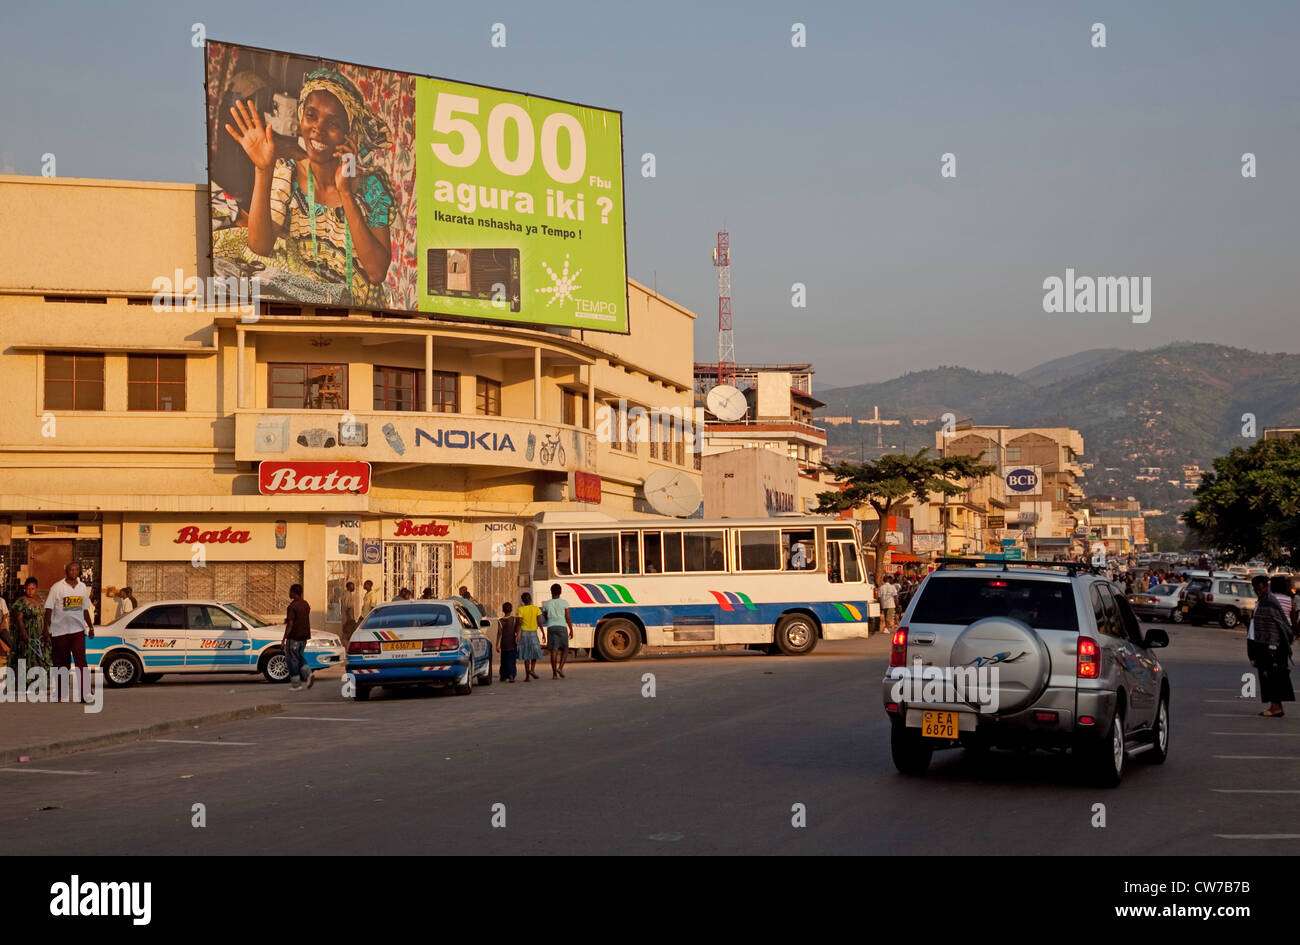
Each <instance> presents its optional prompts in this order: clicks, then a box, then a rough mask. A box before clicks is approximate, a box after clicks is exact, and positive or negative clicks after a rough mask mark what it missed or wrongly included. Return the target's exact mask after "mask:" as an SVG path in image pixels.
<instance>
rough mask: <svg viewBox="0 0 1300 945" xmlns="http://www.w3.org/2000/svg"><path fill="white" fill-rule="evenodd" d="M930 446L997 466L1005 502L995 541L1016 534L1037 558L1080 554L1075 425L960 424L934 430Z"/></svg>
mask: <svg viewBox="0 0 1300 945" xmlns="http://www.w3.org/2000/svg"><path fill="white" fill-rule="evenodd" d="M934 445H935V450H936V451H937V452H939V453H942V454H944V455H950V456H951V455H962V456H977V457H982V458H983V461H984V462H986V463H993V464H994V465H996V466H997V467H998V475H999V478H1001V479H1002V481H1003V483H1004V485H1005V501H1006V509H1005V522H1004V526H1003V528H1002V529H1001V530H1000V531H1001V532H1002V533H1003V534H1002V537H1001V538H1000V539H999V541H1002V540H1009V539H1011V538H1012V537H1015V535H1014V533H1019V535H1020V536H1022V537H1023V538H1024V539H1025V541H1026V542H1027V543H1028V544H1029V546H1030V552H1031V554H1036V555H1037V556H1038V557H1040V558H1042V557H1047V558H1050V557H1052V556H1053V555H1055V554H1070V553H1078V551H1079V549H1078V547H1077V536H1076V529H1077V528H1078V526H1079V521H1080V514H1079V509H1080V502H1081V500H1082V499H1083V487H1082V486H1081V485H1080V480H1081V479H1082V478H1083V468H1082V467H1081V466H1080V464H1079V457H1080V456H1081V455H1082V453H1083V436H1082V434H1080V433H1079V431H1078V430H1072V429H1069V428H1067V427H1032V428H1026V427H1008V426H975V425H973V424H970V423H959V424H957V426H956V428H955V430H953V431H952V432H951V433H949V434H945V433H944V431H942V430H940V431H938V432H936V433H935V444H934ZM993 514H994V515H996V513H993ZM990 530H992V529H990Z"/></svg>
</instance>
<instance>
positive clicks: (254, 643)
mask: <svg viewBox="0 0 1300 945" xmlns="http://www.w3.org/2000/svg"><path fill="white" fill-rule="evenodd" d="M283 638H284V624H283V623H277V624H271V623H267V622H266V621H264V620H261V619H260V618H258V617H256V616H254V615H253V614H251V613H249V612H248V611H247V610H245V609H243V608H242V607H239V606H238V605H236V604H229V603H222V602H220V601H214V600H161V601H156V602H154V603H151V604H143V605H141V606H140V607H139V608H137V609H136V610H133V611H131V613H129V614H124V615H123V616H121V617H119V618H118V619H117V620H114V621H113V622H112V623H108V624H105V625H103V626H102V627H96V628H95V636H94V639H91V640H87V641H86V664H87V665H88V666H98V667H99V668H100V669H101V670H103V673H104V682H105V684H107V685H108V686H109V687H110V688H115V689H119V688H124V687H126V686H133V685H135V684H136V683H141V682H144V683H152V682H157V681H158V680H159V679H161V678H162V676H163V675H164V674H165V673H185V674H200V673H261V674H262V675H263V676H265V677H266V679H267V680H268V681H269V682H285V681H286V680H287V679H288V678H289V660H288V657H286V656H285V654H284V649H283V648H282V647H281V645H280V641H281V640H282V639H283ZM303 655H304V657H305V658H306V661H307V665H308V666H309V667H311V668H312V669H324V668H326V667H328V666H337V665H338V664H339V663H341V662H342V661H343V643H342V641H341V640H339V638H338V637H337V636H335V635H334V634H332V633H321V632H319V631H312V635H311V639H310V640H308V641H307V646H306V648H305V649H304V650H303Z"/></svg>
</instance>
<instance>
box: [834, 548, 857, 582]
mask: <svg viewBox="0 0 1300 945" xmlns="http://www.w3.org/2000/svg"><path fill="white" fill-rule="evenodd" d="M826 576H827V578H828V579H829V580H830V582H831V583H832V584H861V583H862V570H861V569H860V568H859V567H858V549H857V547H856V546H855V545H854V544H853V542H851V541H828V542H827V543H826Z"/></svg>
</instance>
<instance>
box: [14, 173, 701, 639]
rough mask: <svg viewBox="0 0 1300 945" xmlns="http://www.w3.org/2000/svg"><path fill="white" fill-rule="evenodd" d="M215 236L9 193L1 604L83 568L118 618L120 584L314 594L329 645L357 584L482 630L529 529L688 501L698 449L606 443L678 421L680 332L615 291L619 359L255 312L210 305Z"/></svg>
mask: <svg viewBox="0 0 1300 945" xmlns="http://www.w3.org/2000/svg"><path fill="white" fill-rule="evenodd" d="M206 212H207V206H206V193H205V191H204V188H202V187H196V186H194V185H190V184H165V183H138V182H122V181H98V180H71V179H45V178H28V177H0V416H2V417H3V420H2V421H0V470H2V472H0V587H2V588H3V589H2V590H0V595H3V596H5V597H6V599H9V598H10V597H11V596H12V595H13V593H14V590H15V588H16V586H17V585H18V584H20V582H21V581H22V580H23V579H24V578H25V577H26V576H27V575H29V574H32V575H36V576H37V577H38V578H39V579H40V580H41V583H42V587H48V586H49V583H50V582H51V581H52V580H54V579H57V578H58V577H60V576H62V570H63V565H64V564H65V563H66V562H67V561H68V560H73V559H75V560H78V561H80V562H81V563H82V571H83V575H84V576H85V578H86V580H87V583H88V584H90V585H91V587H92V589H93V592H94V594H95V596H96V609H97V611H98V612H99V613H101V614H103V616H104V617H105V618H111V617H112V615H113V614H112V610H111V608H110V609H109V611H108V612H107V613H104V610H103V607H104V605H105V604H107V603H108V602H107V601H101V600H100V599H99V596H100V594H101V593H102V590H103V588H105V587H108V586H118V587H121V586H124V585H129V586H130V587H131V588H132V589H133V591H134V593H135V596H136V598H137V599H138V600H140V601H141V602H146V601H149V600H156V599H162V598H214V597H215V598H219V599H222V600H229V601H232V602H234V603H238V604H240V605H242V606H245V607H247V608H248V609H249V610H251V611H252V612H254V613H256V614H259V615H262V616H266V617H270V618H276V619H279V615H282V614H283V611H284V605H285V603H286V602H287V591H288V587H289V585H290V584H293V583H302V584H303V585H304V590H305V593H306V597H307V599H308V601H309V602H310V603H311V605H312V607H313V619H314V622H315V624H316V625H317V626H319V627H321V628H323V629H324V628H328V629H334V628H337V626H338V625H339V623H340V620H341V600H342V594H343V587H344V585H345V582H346V581H349V580H351V581H354V582H356V584H357V585H358V587H359V586H360V585H361V582H362V581H364V580H367V579H369V580H372V581H374V583H375V586H376V588H377V590H378V591H379V592H380V594H381V595H383V599H391V598H392V597H394V596H396V595H397V593H398V592H399V591H400V590H401V589H402V588H409V589H410V590H412V592H413V593H414V595H415V596H417V597H418V596H420V593H421V591H423V590H424V589H425V588H432V590H433V593H434V595H435V596H447V595H450V594H454V593H455V592H456V590H457V589H458V588H459V587H460V586H462V585H465V586H468V588H469V589H470V591H471V592H472V593H473V594H474V595H475V596H476V597H477V598H478V599H479V600H481V601H483V602H484V603H485V604H487V605H488V606H489V607H490V608H492V609H493V610H495V609H496V608H498V607H499V606H500V603H501V601H504V600H514V599H515V598H516V597H517V595H518V589H517V587H516V569H517V565H518V557H519V538H520V537H521V535H522V524H523V523H524V522H526V521H527V520H528V519H530V518H532V517H533V516H534V515H536V514H538V513H539V512H542V511H546V510H552V509H563V508H596V507H599V508H600V509H601V510H603V511H605V512H608V513H610V514H613V515H616V516H639V515H643V514H649V507H648V505H647V504H646V502H645V497H644V493H643V491H642V488H641V484H642V483H643V481H644V480H645V478H646V476H647V475H649V474H650V473H651V472H653V471H654V470H656V469H665V468H667V469H674V470H678V471H682V472H685V473H686V474H687V475H690V476H693V477H696V480H697V482H698V476H699V473H698V471H697V468H696V463H695V457H694V455H693V454H692V452H691V450H690V449H689V446H688V443H689V441H690V440H691V439H692V438H693V434H692V433H691V431H689V430H683V429H670V428H668V427H665V430H666V431H667V432H665V434H664V436H666V437H673V439H672V440H667V441H656V442H647V441H645V439H644V438H640V437H638V436H637V431H636V429H635V426H636V425H635V424H633V425H632V429H629V425H628V424H627V423H623V424H619V423H614V424H605V428H606V429H611V430H613V431H614V433H613V434H612V435H609V436H604V435H601V434H600V433H599V432H598V430H599V427H598V420H599V419H601V417H602V415H603V416H604V417H606V418H607V417H608V416H609V414H608V413H603V411H604V410H608V411H611V412H612V413H613V414H614V415H615V416H616V417H617V416H618V415H619V414H620V412H622V411H627V410H630V409H631V408H633V407H641V408H643V409H644V410H646V411H650V410H659V411H669V412H672V411H675V413H676V415H677V416H684V417H690V416H691V408H692V404H693V376H692V361H691V358H690V352H691V346H692V322H693V321H694V318H695V316H694V315H693V314H692V313H691V312H690V311H688V310H686V309H684V308H682V307H681V306H679V305H676V304H675V303H673V302H671V301H669V300H668V299H665V298H663V297H661V296H659V295H657V294H656V293H654V292H652V291H651V290H649V289H647V288H645V287H644V286H642V285H640V284H638V283H636V282H631V281H629V284H628V291H629V319H630V323H631V331H630V333H629V334H627V335H611V334H607V333H599V332H590V331H587V332H583V331H578V330H570V329H540V328H532V327H528V326H524V325H513V324H490V325H486V324H481V323H471V322H466V321H454V320H449V319H441V318H438V317H436V316H433V317H426V316H416V317H399V316H395V315H392V314H384V313H377V312H369V311H359V310H349V309H323V308H315V309H313V308H311V307H299V306H285V305H278V304H262V305H260V306H259V307H258V309H257V311H256V312H255V313H253V312H252V311H251V310H248V311H246V310H244V309H241V308H239V307H238V306H236V305H231V304H220V303H221V300H220V299H218V300H216V302H214V301H213V299H212V298H211V297H210V295H211V293H208V292H205V291H204V285H205V284H210V283H209V282H208V277H209V276H210V274H211V273H210V268H209V259H208V252H207V220H206ZM200 297H201V299H202V300H201V301H198V299H199V298H200ZM196 302H197V304H196ZM593 408H594V409H593ZM620 430H621V431H622V432H619V431H620ZM639 439H640V440H641V441H640V442H638V440H639Z"/></svg>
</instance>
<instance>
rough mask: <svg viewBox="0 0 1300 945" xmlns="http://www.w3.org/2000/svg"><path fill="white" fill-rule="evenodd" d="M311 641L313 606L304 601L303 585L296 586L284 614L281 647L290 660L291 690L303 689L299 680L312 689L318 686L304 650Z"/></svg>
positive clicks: (290, 592) (292, 588)
mask: <svg viewBox="0 0 1300 945" xmlns="http://www.w3.org/2000/svg"><path fill="white" fill-rule="evenodd" d="M310 639H311V605H310V604H308V603H307V601H306V600H304V599H303V596H302V585H301V584H294V585H292V586H290V588H289V608H288V610H286V611H285V614H284V638H283V639H281V641H280V645H281V646H283V647H284V655H285V658H286V659H288V660H289V690H290V691H291V692H297V691H298V690H299V689H301V688H302V685H301V683H299V679H301V680H302V682H305V683H306V684H307V688H308V689H310V688H311V687H312V686H314V685H316V677H315V676H314V675H313V674H312V671H311V669H310V668H309V667H308V666H307V659H306V657H305V656H304V655H303V650H304V649H305V648H306V646H307V641H308V640H310Z"/></svg>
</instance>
